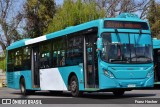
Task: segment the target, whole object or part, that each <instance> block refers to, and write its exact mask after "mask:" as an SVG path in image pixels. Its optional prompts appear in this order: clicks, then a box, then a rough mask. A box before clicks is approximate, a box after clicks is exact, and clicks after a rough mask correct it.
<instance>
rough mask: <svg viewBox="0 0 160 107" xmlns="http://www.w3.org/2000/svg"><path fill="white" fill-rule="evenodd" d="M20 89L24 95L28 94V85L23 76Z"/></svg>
mask: <svg viewBox="0 0 160 107" xmlns="http://www.w3.org/2000/svg"><path fill="white" fill-rule="evenodd" d="M20 90H21V94H22V95H27V91H26V85H25V80H24V78H21V80H20Z"/></svg>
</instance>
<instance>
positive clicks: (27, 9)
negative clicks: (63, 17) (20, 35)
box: [24, 0, 56, 37]
mask: <svg viewBox="0 0 160 107" xmlns="http://www.w3.org/2000/svg"><path fill="white" fill-rule="evenodd" d="M55 9H56V8H55V2H54V0H27V2H26V3H25V5H24V14H25V15H24V17H25V18H26V26H25V27H24V30H25V32H26V35H27V36H29V37H38V36H42V35H43V34H44V32H46V30H47V29H46V28H47V27H48V24H49V23H50V22H51V20H52V18H53V17H54V14H55V11H56V10H55Z"/></svg>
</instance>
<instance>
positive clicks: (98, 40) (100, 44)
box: [97, 38, 103, 51]
mask: <svg viewBox="0 0 160 107" xmlns="http://www.w3.org/2000/svg"><path fill="white" fill-rule="evenodd" d="M102 46H103V45H102V38H98V39H97V50H98V51H100V50H102Z"/></svg>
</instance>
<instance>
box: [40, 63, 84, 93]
mask: <svg viewBox="0 0 160 107" xmlns="http://www.w3.org/2000/svg"><path fill="white" fill-rule="evenodd" d="M71 73H74V74H75V75H76V77H77V78H78V83H79V89H80V90H84V78H83V68H82V67H81V66H79V65H78V66H70V67H59V68H49V69H41V70H40V84H41V86H40V88H41V89H42V90H63V91H65V90H68V83H69V81H68V79H69V75H70V74H71ZM46 84H47V85H46Z"/></svg>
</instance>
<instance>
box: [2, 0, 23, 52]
mask: <svg viewBox="0 0 160 107" xmlns="http://www.w3.org/2000/svg"><path fill="white" fill-rule="evenodd" d="M14 3H15V1H14V0H0V46H1V48H2V50H3V51H5V50H6V47H7V46H9V45H10V44H11V43H12V42H13V41H15V40H18V39H20V38H21V35H20V34H19V33H18V31H17V28H18V25H19V23H20V21H21V19H22V15H21V14H20V13H19V12H17V14H16V15H14V16H11V12H13V10H12V7H13V4H14Z"/></svg>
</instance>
